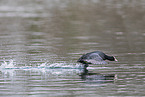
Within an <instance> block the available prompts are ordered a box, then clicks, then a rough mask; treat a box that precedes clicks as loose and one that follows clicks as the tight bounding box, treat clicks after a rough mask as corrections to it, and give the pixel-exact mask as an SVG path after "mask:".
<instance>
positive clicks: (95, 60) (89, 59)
mask: <svg viewBox="0 0 145 97" xmlns="http://www.w3.org/2000/svg"><path fill="white" fill-rule="evenodd" d="M85 61H87V62H88V63H92V64H107V62H106V61H104V60H103V59H102V58H101V57H100V55H99V54H96V53H93V54H91V55H89V57H87V59H85Z"/></svg>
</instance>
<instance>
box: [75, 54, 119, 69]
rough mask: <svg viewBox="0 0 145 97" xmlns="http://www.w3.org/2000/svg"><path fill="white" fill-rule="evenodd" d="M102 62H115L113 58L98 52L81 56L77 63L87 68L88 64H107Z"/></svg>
mask: <svg viewBox="0 0 145 97" xmlns="http://www.w3.org/2000/svg"><path fill="white" fill-rule="evenodd" d="M104 60H110V61H117V59H116V58H115V57H113V56H108V55H106V54H104V53H103V52H100V51H94V52H90V53H87V54H84V55H82V56H81V57H80V58H79V59H78V61H77V62H80V63H83V64H84V65H85V67H88V64H107V62H105V61H104Z"/></svg>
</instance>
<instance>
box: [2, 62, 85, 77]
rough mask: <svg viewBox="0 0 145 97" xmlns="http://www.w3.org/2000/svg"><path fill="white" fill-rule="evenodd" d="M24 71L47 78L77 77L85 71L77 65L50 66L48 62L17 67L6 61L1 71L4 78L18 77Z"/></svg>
mask: <svg viewBox="0 0 145 97" xmlns="http://www.w3.org/2000/svg"><path fill="white" fill-rule="evenodd" d="M19 70H23V71H25V72H27V71H30V72H37V73H39V74H41V75H47V76H64V75H65V76H66V75H74V74H75V75H76V74H78V73H81V72H82V70H83V66H82V65H81V64H77V63H53V64H48V63H47V62H44V63H42V64H40V65H38V66H35V67H33V66H21V67H17V66H16V64H15V63H14V61H13V60H10V61H9V62H6V61H4V62H3V63H2V64H1V65H0V71H1V72H2V74H3V77H8V76H11V77H13V76H16V75H17V71H19Z"/></svg>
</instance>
